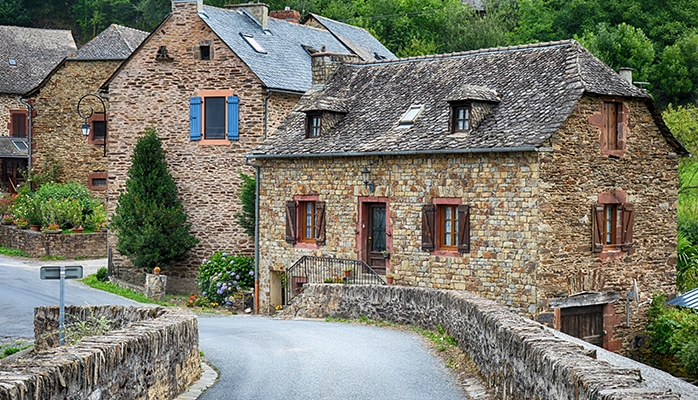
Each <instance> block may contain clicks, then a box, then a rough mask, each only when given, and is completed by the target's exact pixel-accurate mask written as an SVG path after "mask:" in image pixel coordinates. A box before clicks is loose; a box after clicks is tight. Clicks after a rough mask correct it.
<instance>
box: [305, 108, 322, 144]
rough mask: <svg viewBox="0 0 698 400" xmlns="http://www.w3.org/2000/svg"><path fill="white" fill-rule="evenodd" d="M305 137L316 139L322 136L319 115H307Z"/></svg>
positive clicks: (320, 116)
mask: <svg viewBox="0 0 698 400" xmlns="http://www.w3.org/2000/svg"><path fill="white" fill-rule="evenodd" d="M307 118H308V122H307V124H308V125H307V127H306V135H307V137H309V138H316V137H320V135H322V115H321V114H320V113H308V117H307Z"/></svg>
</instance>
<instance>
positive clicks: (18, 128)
mask: <svg viewBox="0 0 698 400" xmlns="http://www.w3.org/2000/svg"><path fill="white" fill-rule="evenodd" d="M11 115H12V121H11V125H10V126H11V128H10V136H12V137H27V116H26V114H24V113H21V112H19V113H11Z"/></svg>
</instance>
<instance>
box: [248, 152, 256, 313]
mask: <svg viewBox="0 0 698 400" xmlns="http://www.w3.org/2000/svg"><path fill="white" fill-rule="evenodd" d="M245 165H249V166H250V167H252V168H254V169H255V177H254V178H255V179H254V312H255V314H259V175H260V172H259V165H257V164H252V163H251V162H250V160H249V159H248V158H247V156H245Z"/></svg>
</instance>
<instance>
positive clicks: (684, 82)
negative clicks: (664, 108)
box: [656, 32, 698, 104]
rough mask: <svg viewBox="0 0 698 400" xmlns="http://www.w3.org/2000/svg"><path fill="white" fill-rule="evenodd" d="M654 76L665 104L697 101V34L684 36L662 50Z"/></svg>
mask: <svg viewBox="0 0 698 400" xmlns="http://www.w3.org/2000/svg"><path fill="white" fill-rule="evenodd" d="M656 75H657V83H658V86H659V88H660V90H661V92H662V95H663V97H664V99H665V101H666V102H667V103H674V104H685V103H687V102H691V101H695V100H696V99H698V32H691V33H689V34H686V35H684V36H682V37H681V38H679V39H678V40H677V41H676V43H674V44H673V45H671V46H667V47H666V48H665V49H664V52H663V53H662V58H661V61H660V62H659V64H658V65H657V68H656Z"/></svg>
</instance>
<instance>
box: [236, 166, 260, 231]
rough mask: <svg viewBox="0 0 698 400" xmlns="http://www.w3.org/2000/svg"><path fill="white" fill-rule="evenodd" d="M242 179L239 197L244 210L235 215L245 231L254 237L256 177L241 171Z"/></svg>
mask: <svg viewBox="0 0 698 400" xmlns="http://www.w3.org/2000/svg"><path fill="white" fill-rule="evenodd" d="M240 179H241V180H242V187H241V188H240V193H239V194H238V197H239V198H240V203H241V204H242V212H240V213H237V214H235V217H236V218H237V220H238V225H240V226H241V227H242V229H243V230H244V231H245V233H246V234H248V235H249V236H250V237H254V229H255V199H256V196H257V194H256V190H255V189H256V184H255V178H252V177H250V176H249V175H246V174H243V173H242V172H241V173H240Z"/></svg>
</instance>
